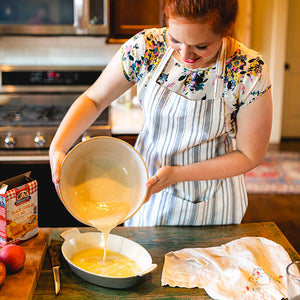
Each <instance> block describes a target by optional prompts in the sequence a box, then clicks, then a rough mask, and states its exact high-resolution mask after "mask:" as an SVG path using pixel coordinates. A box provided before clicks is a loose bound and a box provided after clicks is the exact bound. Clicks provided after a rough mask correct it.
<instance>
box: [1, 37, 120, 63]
mask: <svg viewBox="0 0 300 300" xmlns="http://www.w3.org/2000/svg"><path fill="white" fill-rule="evenodd" d="M105 41H106V38H105V37H91V36H87V37H78V36H54V37H36V36H33V37H31V36H0V65H13V66H105V65H107V63H108V62H109V60H110V59H111V58H112V56H113V55H114V53H115V52H116V51H117V50H118V49H119V47H120V44H107V43H106V42H105Z"/></svg>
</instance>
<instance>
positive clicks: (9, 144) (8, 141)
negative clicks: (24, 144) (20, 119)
mask: <svg viewBox="0 0 300 300" xmlns="http://www.w3.org/2000/svg"><path fill="white" fill-rule="evenodd" d="M16 143H17V141H16V139H15V138H14V137H13V136H12V135H11V134H8V135H7V137H6V138H5V139H4V144H5V147H6V148H8V149H12V148H14V147H15V145H16Z"/></svg>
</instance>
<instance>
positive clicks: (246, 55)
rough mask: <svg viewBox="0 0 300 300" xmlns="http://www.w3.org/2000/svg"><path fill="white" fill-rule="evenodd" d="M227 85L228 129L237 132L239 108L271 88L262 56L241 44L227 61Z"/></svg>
mask: <svg viewBox="0 0 300 300" xmlns="http://www.w3.org/2000/svg"><path fill="white" fill-rule="evenodd" d="M225 85H226V92H225V93H227V97H225V101H226V110H225V111H226V113H225V118H226V124H227V131H228V132H229V133H230V134H232V135H233V136H234V135H235V133H236V130H237V128H236V127H237V125H236V117H237V113H238V111H239V109H241V108H243V107H245V106H246V105H248V104H249V103H251V102H253V101H254V100H256V99H257V98H259V97H260V96H261V95H263V94H264V93H265V92H266V91H268V90H269V89H270V88H271V80H270V76H269V72H268V69H267V66H266V64H265V62H264V61H263V59H262V57H261V56H260V55H259V54H258V53H257V52H255V51H253V50H251V49H248V48H246V47H245V46H243V45H241V48H240V49H239V50H238V51H237V52H236V53H235V55H234V56H233V58H232V59H231V60H230V61H229V62H228V63H227V69H226V77H225Z"/></svg>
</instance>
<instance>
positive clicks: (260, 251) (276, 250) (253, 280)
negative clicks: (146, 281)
mask: <svg viewBox="0 0 300 300" xmlns="http://www.w3.org/2000/svg"><path fill="white" fill-rule="evenodd" d="M290 262H291V259H290V257H289V255H288V253H287V252H286V251H285V249H284V248H283V247H282V246H280V245H278V244H276V243H275V242H273V241H270V240H268V239H265V238H261V237H245V238H241V239H238V240H234V241H232V242H229V243H227V244H224V245H222V246H219V247H211V248H187V249H182V250H179V251H174V252H169V253H167V254H166V255H165V263H164V267H163V272H162V285H169V286H171V287H176V286H177V287H186V288H195V287H198V288H204V289H205V291H206V292H207V294H208V295H209V296H210V297H212V298H213V299H220V300H222V299H226V300H227V299H228V300H229V299H230V300H246V299H247V300H250V299H251V300H256V299H257V300H263V299H267V300H271V299H276V300H280V299H282V298H284V297H287V287H286V266H287V265H288V264H289V263H290Z"/></svg>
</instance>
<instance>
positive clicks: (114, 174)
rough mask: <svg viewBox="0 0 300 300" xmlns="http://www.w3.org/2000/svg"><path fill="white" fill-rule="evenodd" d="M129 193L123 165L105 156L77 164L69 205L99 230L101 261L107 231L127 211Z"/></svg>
mask: <svg viewBox="0 0 300 300" xmlns="http://www.w3.org/2000/svg"><path fill="white" fill-rule="evenodd" d="M131 193H132V187H131V186H130V182H129V179H128V174H127V171H126V169H125V168H121V167H120V166H119V165H116V162H114V161H110V160H109V159H108V160H106V161H103V160H99V159H98V158H97V157H94V158H93V159H91V160H90V161H89V162H88V163H87V164H85V165H84V166H82V167H81V168H80V170H79V172H78V174H77V176H76V178H75V182H74V202H73V206H74V208H75V209H76V211H77V214H78V215H79V216H80V217H81V218H82V219H83V220H85V221H87V222H88V223H89V224H91V225H92V226H93V227H95V228H96V229H98V230H99V231H101V232H102V234H103V238H104V255H102V257H103V261H105V259H106V249H107V239H108V235H109V233H110V231H111V230H112V229H113V228H115V227H116V226H117V225H118V224H119V223H121V222H122V220H124V218H125V217H126V216H127V215H128V213H129V211H130V198H131Z"/></svg>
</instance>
